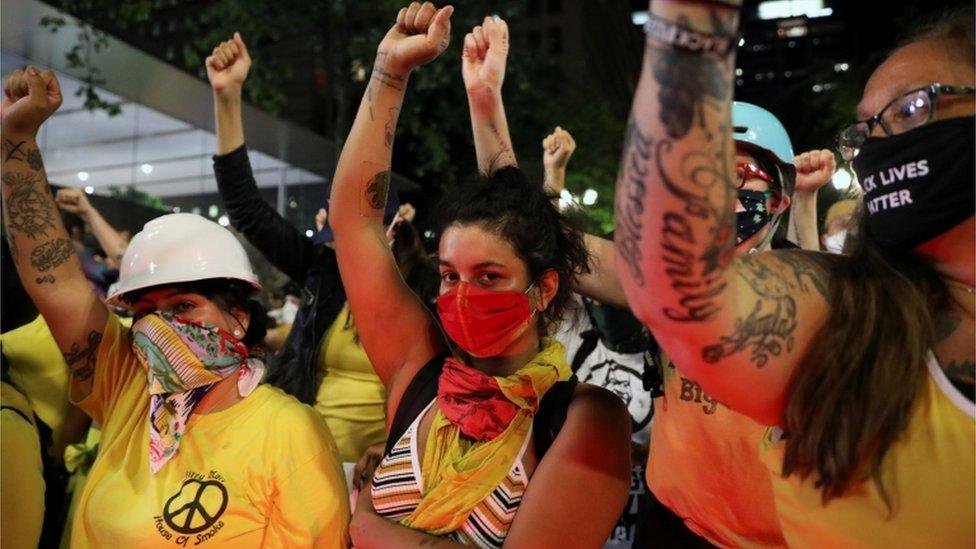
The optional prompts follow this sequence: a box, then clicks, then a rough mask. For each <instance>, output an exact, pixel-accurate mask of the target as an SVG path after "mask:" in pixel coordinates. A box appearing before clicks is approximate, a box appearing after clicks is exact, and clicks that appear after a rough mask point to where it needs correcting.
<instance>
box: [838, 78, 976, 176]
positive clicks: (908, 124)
mask: <svg viewBox="0 0 976 549" xmlns="http://www.w3.org/2000/svg"><path fill="white" fill-rule="evenodd" d="M973 94H976V89H973V88H970V87H968V86H943V85H942V84H930V85H928V86H925V87H922V88H918V89H915V90H912V91H910V92H908V93H906V94H905V95H902V96H901V97H899V98H897V99H895V100H894V101H892V102H890V103H888V104H887V105H885V107H884V108H883V109H881V112H879V113H878V114H876V115H874V116H872V117H871V118H868V119H867V120H861V121H859V122H855V123H854V124H851V125H850V126H848V127H846V128H844V129H843V130H842V131H841V132H840V133H839V134H837V149H838V150H839V151H840V154H841V156H842V157H844V160H848V161H850V160H852V159H853V158H854V157H855V156H857V153H858V151H859V150H860V149H861V145H863V144H864V141H865V140H866V139H867V138H868V137H870V136H871V133H872V132H873V131H874V128H875V127H877V126H881V129H882V130H883V131H884V133H885V136H887V137H891V136H892V135H898V134H900V133H905V132H907V131H908V130H911V129H914V128H917V127H919V126H922V125H925V124H928V123H929V122H930V121H931V120H932V117H933V116H934V115H935V107H936V103H937V102H938V99H939V96H940V95H973Z"/></svg>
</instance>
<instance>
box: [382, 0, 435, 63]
mask: <svg viewBox="0 0 976 549" xmlns="http://www.w3.org/2000/svg"><path fill="white" fill-rule="evenodd" d="M452 13H454V7H453V6H445V7H443V8H441V9H437V8H436V7H434V4H431V3H430V2H424V3H423V4H421V3H420V2H412V3H411V4H410V6H408V7H406V8H402V9H401V10H400V13H399V14H397V20H396V23H395V24H394V25H393V27H391V28H390V30H389V31H388V32H387V33H386V36H385V37H384V38H383V41H382V42H380V45H379V48H377V51H376V64H377V69H379V70H385V71H391V72H392V73H393V74H394V75H395V76H397V77H402V76H405V75H407V74H408V73H409V72H410V71H412V70H413V69H415V68H417V67H419V66H421V65H424V64H427V63H429V62H431V61H433V60H434V59H435V58H437V56H438V55H440V54H442V53H444V50H446V49H447V46H448V44H450V43H451V14H452Z"/></svg>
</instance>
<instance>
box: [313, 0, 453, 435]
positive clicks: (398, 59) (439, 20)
mask: <svg viewBox="0 0 976 549" xmlns="http://www.w3.org/2000/svg"><path fill="white" fill-rule="evenodd" d="M452 13H453V8H452V7H451V6H447V7H444V8H441V9H439V10H438V9H436V8H435V7H434V5H433V4H431V3H430V2H427V3H425V4H423V5H421V4H420V3H419V2H413V3H412V4H410V6H409V7H408V8H403V9H401V10H400V13H399V15H398V16H397V22H396V24H394V25H393V27H392V28H390V30H389V32H387V33H386V37H385V38H383V41H382V42H381V43H380V45H379V48H378V50H377V52H376V62H375V65H374V66H373V73H372V76H371V77H370V81H369V84H368V85H367V87H366V93H365V95H364V96H363V100H362V102H361V103H360V105H359V112H358V113H357V114H356V120H355V122H353V126H352V130H351V131H350V132H349V138H348V139H347V140H346V144H345V146H344V147H343V149H342V155H341V156H340V157H339V165H338V166H337V168H336V173H335V178H334V180H333V185H332V196H331V204H332V206H333V207H332V208H331V210H330V212H331V214H330V217H329V223H330V225H331V226H332V230H333V232H334V233H335V241H336V255H337V256H338V261H339V271H340V273H341V275H342V283H343V285H344V286H345V289H346V295H347V296H348V299H349V306H350V309H351V312H352V316H353V318H355V321H356V328H357V330H358V331H359V336H360V338H361V340H362V342H363V347H364V348H365V349H366V354H367V355H368V356H369V359H370V362H371V363H372V364H373V368H374V369H375V370H376V373H377V375H379V377H380V379H382V380H383V383H384V384H385V385H386V387H387V390H388V399H387V409H388V410H389V412H390V413H389V414H388V417H389V418H391V419H392V418H393V416H394V412H395V411H396V409H397V406H398V405H399V402H400V397H401V396H402V394H403V391H404V389H405V388H406V385H407V384H408V383H409V381H410V379H411V378H412V377H413V374H414V373H415V372H416V371H417V370H419V369H420V368H421V367H422V366H423V365H424V364H425V363H426V362H427V361H428V360H430V359H431V358H433V357H434V356H436V355H437V354H439V353H441V352H442V351H443V349H444V346H443V343H442V340H441V337H440V332H439V330H438V328H437V326H436V324H435V323H434V321H433V319H432V318H431V317H430V315H429V314H428V313H427V310H426V309H425V308H424V305H423V303H422V302H421V301H420V299H419V298H418V297H417V296H416V295H415V294H414V293H413V292H412V291H411V290H410V288H409V287H408V286H407V284H406V283H405V282H404V281H403V278H402V277H401V276H400V272H399V270H398V269H397V265H396V261H395V260H394V258H393V254H392V252H391V251H390V247H389V246H388V245H387V239H386V234H385V227H383V222H382V221H383V209H384V207H385V206H386V198H387V192H388V190H389V186H390V158H391V154H392V148H393V136H394V134H395V133H396V124H397V119H398V117H399V114H400V106H401V104H402V103H403V95H404V93H405V91H406V87H407V81H408V79H409V77H410V73H411V71H412V70H413V69H414V68H416V67H418V66H420V65H423V64H425V63H427V62H429V61H431V60H433V59H434V58H436V57H437V56H438V55H440V54H441V53H442V52H443V51H444V50H445V49H447V45H448V42H449V41H450V17H451V14H452Z"/></svg>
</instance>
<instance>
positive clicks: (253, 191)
mask: <svg viewBox="0 0 976 549" xmlns="http://www.w3.org/2000/svg"><path fill="white" fill-rule="evenodd" d="M213 168H214V175H215V176H216V177H217V188H218V190H219V191H220V197H221V199H222V200H223V201H224V205H225V206H226V207H227V213H228V215H229V216H230V222H231V223H232V224H233V225H234V228H235V229H237V230H238V231H240V232H241V233H242V234H243V235H244V237H245V238H247V240H248V241H249V242H250V243H251V244H252V245H254V247H255V248H257V249H258V250H260V252H261V253H262V254H264V257H265V258H267V260H268V261H270V262H271V263H272V264H273V265H274V266H275V267H277V268H278V269H280V270H281V271H282V272H283V273H285V274H286V275H288V277H289V278H291V279H292V280H293V281H295V282H296V283H298V284H302V283H303V282H304V279H305V273H306V272H307V271H308V269H309V268H310V267H311V266H312V263H313V260H314V257H315V247H314V245H313V244H312V241H311V240H310V239H308V238H307V237H306V236H305V235H303V234H302V233H301V232H300V231H299V230H298V229H296V228H295V227H294V226H293V225H292V224H291V223H289V222H288V221H287V220H286V219H285V218H284V217H282V216H281V214H279V213H278V212H277V211H275V209H274V208H272V207H271V205H270V204H268V203H267V202H265V201H264V199H263V198H261V195H260V193H258V186H257V182H256V181H255V180H254V174H253V173H252V172H251V162H250V160H248V157H247V146H246V145H241V146H240V147H238V148H237V149H236V150H234V151H233V152H230V153H227V154H224V155H216V156H214V157H213Z"/></svg>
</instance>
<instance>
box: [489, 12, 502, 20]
mask: <svg viewBox="0 0 976 549" xmlns="http://www.w3.org/2000/svg"><path fill="white" fill-rule="evenodd" d="M491 18H492V20H494V21H498V20H500V19H501V17H498V14H497V13H496V14H495V15H492V16H491Z"/></svg>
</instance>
